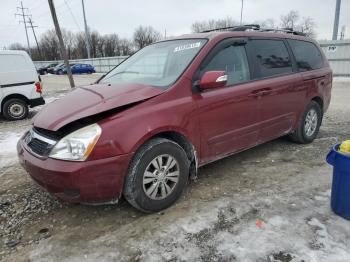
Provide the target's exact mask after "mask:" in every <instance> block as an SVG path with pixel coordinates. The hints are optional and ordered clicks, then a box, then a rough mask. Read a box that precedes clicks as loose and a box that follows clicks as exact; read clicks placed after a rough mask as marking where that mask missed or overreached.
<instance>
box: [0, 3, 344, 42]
mask: <svg viewBox="0 0 350 262" xmlns="http://www.w3.org/2000/svg"><path fill="white" fill-rule="evenodd" d="M335 2H336V0H244V13H243V21H244V22H247V23H248V22H252V21H256V20H264V19H268V18H273V19H275V20H276V21H279V20H280V16H281V15H283V14H286V13H288V12H289V11H290V10H297V11H298V12H299V13H300V15H301V16H310V17H312V18H313V19H314V20H315V22H316V24H317V28H316V32H317V38H318V39H330V38H331V36H332V29H333V20H334V9H335ZM54 3H55V6H56V8H57V15H58V19H59V21H60V24H61V27H64V28H66V29H69V30H71V31H79V30H82V29H83V28H84V26H83V15H82V8H81V0H54ZM23 5H24V7H27V8H28V10H27V12H28V13H29V14H32V20H33V21H34V22H35V25H36V26H38V27H37V28H35V30H36V32H37V34H38V36H39V37H40V34H41V33H43V32H44V31H46V30H48V29H50V28H53V24H52V19H51V16H50V11H49V7H48V3H47V0H35V1H34V0H23ZM16 6H20V1H18V0H1V9H0V48H2V47H4V46H7V45H9V44H10V43H14V42H19V43H22V44H26V40H25V32H24V26H23V24H19V22H18V21H19V20H20V17H17V18H15V16H14V13H16ZM240 8H241V0H176V1H174V0H99V1H98V0H85V9H86V15H87V21H88V25H89V26H90V28H92V29H94V30H97V31H98V32H99V33H101V34H107V33H117V34H118V35H119V36H120V37H127V38H131V37H132V34H133V32H134V29H135V28H136V27H137V26H138V25H151V26H153V27H154V28H156V29H157V30H159V31H160V32H162V33H164V31H165V29H166V30H167V35H168V36H169V35H171V36H174V35H180V34H185V33H189V32H190V28H191V24H192V23H193V22H195V21H201V20H205V19H217V18H224V17H227V16H231V17H232V18H233V19H234V20H236V21H239V19H240ZM69 10H71V11H69ZM342 25H346V26H347V31H346V36H347V38H350V37H349V36H350V0H343V1H342V12H341V16H340V27H341V26H342ZM28 33H29V38H30V42H31V44H34V37H33V34H32V32H31V31H28Z"/></svg>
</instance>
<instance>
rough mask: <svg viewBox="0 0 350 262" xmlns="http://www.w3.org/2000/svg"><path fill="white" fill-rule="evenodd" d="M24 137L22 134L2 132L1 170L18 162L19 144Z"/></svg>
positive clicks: (0, 135)
mask: <svg viewBox="0 0 350 262" xmlns="http://www.w3.org/2000/svg"><path fill="white" fill-rule="evenodd" d="M22 135H23V130H21V132H0V148H1V150H0V169H1V168H4V167H8V166H11V165H13V164H16V163H17V162H18V160H17V149H16V146H17V142H18V140H19V139H20V138H21V136H22Z"/></svg>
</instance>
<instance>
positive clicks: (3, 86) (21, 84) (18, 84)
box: [0, 81, 35, 88]
mask: <svg viewBox="0 0 350 262" xmlns="http://www.w3.org/2000/svg"><path fill="white" fill-rule="evenodd" d="M34 83H35V81H31V82H23V83H15V84H7V85H1V86H0V87H1V88H5V87H13V86H24V85H31V84H34Z"/></svg>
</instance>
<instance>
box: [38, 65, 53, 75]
mask: <svg viewBox="0 0 350 262" xmlns="http://www.w3.org/2000/svg"><path fill="white" fill-rule="evenodd" d="M57 65H58V63H52V64H49V65H46V66H42V67H39V69H38V70H37V71H38V73H39V74H40V75H46V74H47V73H48V70H50V69H51V68H52V69H53V68H54V67H55V66H57Z"/></svg>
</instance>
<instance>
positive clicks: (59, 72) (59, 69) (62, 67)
mask: <svg viewBox="0 0 350 262" xmlns="http://www.w3.org/2000/svg"><path fill="white" fill-rule="evenodd" d="M69 65H70V66H73V65H74V64H69ZM65 70H66V65H65V64H64V63H62V64H59V65H57V66H56V67H55V68H54V69H53V73H54V74H55V75H64V74H65V73H64V71H65Z"/></svg>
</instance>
